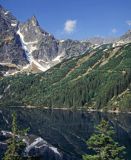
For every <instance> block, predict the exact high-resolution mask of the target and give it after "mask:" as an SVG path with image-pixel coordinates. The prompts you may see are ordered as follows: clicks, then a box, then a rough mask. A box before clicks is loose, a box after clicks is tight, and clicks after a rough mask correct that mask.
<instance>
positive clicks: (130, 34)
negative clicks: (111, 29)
mask: <svg viewBox="0 0 131 160" xmlns="http://www.w3.org/2000/svg"><path fill="white" fill-rule="evenodd" d="M120 40H121V41H123V42H125V43H128V42H131V30H128V31H127V32H126V33H125V34H124V35H123V36H121V37H120Z"/></svg>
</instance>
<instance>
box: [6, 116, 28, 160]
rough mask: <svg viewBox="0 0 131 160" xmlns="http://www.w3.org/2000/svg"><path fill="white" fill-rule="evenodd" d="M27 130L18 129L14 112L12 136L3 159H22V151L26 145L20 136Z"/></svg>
mask: <svg viewBox="0 0 131 160" xmlns="http://www.w3.org/2000/svg"><path fill="white" fill-rule="evenodd" d="M26 132H27V130H23V131H20V130H18V127H17V123H16V114H15V113H13V114H12V137H11V138H10V139H9V140H8V142H7V144H8V147H7V151H6V152H5V154H4V157H3V160H22V158H21V156H20V153H21V151H22V149H23V148H24V147H25V144H24V142H23V141H22V139H20V138H19V137H20V136H23V135H25V133H26Z"/></svg>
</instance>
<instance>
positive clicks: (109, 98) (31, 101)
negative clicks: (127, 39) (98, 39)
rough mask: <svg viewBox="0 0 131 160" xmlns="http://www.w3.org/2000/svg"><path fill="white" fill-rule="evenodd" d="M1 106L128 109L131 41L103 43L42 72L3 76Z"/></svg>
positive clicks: (129, 102) (130, 87)
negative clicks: (121, 43)
mask: <svg viewBox="0 0 131 160" xmlns="http://www.w3.org/2000/svg"><path fill="white" fill-rule="evenodd" d="M0 105H1V106H28V105H31V106H41V107H54V108H58V107H59V108H92V109H108V110H112V109H113V110H118V109H119V110H122V111H131V106H130V105H131V44H125V45H121V46H115V47H113V45H112V44H104V45H102V46H100V47H97V48H95V49H92V50H90V51H87V53H85V54H84V55H82V56H79V57H76V58H71V59H69V60H65V61H63V62H61V63H60V64H58V65H56V66H55V67H53V68H51V69H50V70H48V71H47V72H45V73H37V74H28V75H27V74H16V75H15V76H9V77H2V78H1V79H0Z"/></svg>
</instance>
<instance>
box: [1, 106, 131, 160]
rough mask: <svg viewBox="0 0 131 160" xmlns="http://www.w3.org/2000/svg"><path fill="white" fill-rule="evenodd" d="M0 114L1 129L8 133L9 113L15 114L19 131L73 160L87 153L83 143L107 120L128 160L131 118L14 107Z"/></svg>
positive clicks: (127, 116) (129, 155) (123, 114)
mask: <svg viewBox="0 0 131 160" xmlns="http://www.w3.org/2000/svg"><path fill="white" fill-rule="evenodd" d="M0 110H1V112H0V128H2V129H4V130H10V124H11V113H12V112H13V111H15V112H16V113H17V122H18V125H19V126H20V128H28V127H30V133H31V134H35V135H37V136H41V137H42V138H43V139H45V140H46V141H48V142H49V143H50V144H52V145H54V146H55V147H57V148H58V149H59V150H60V151H62V152H64V153H65V154H67V155H69V156H70V157H74V159H81V155H82V154H85V153H89V150H88V149H87V146H86V143H85V142H86V140H87V139H88V138H89V137H90V135H91V134H92V133H93V131H94V126H96V125H97V124H98V123H99V122H100V121H101V120H102V119H105V120H109V121H110V123H111V125H113V126H114V129H115V131H116V140H117V141H119V143H120V144H122V145H125V146H126V148H127V152H128V160H130V159H131V114H126V113H121V114H114V113H100V112H91V113H88V112H85V111H71V110H50V109H49V110H48V109H40V108H38V109H26V108H15V107H12V108H6V109H0Z"/></svg>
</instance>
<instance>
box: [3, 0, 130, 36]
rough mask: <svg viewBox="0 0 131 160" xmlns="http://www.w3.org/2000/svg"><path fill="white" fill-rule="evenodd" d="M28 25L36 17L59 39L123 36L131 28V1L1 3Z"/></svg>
mask: <svg viewBox="0 0 131 160" xmlns="http://www.w3.org/2000/svg"><path fill="white" fill-rule="evenodd" d="M0 4H1V5H3V6H4V7H6V8H7V9H9V10H10V11H11V12H12V13H13V15H14V16H16V17H17V18H18V19H19V20H20V21H22V22H24V21H26V20H27V19H28V18H30V17H31V16H32V15H35V16H36V17H37V19H38V21H39V23H40V25H41V26H42V28H43V29H45V30H46V31H48V32H50V33H52V34H53V35H54V36H55V37H56V38H59V39H65V38H72V39H87V38H88V37H92V36H119V35H121V34H123V33H124V32H126V31H127V30H128V29H130V28H131V0H0Z"/></svg>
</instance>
